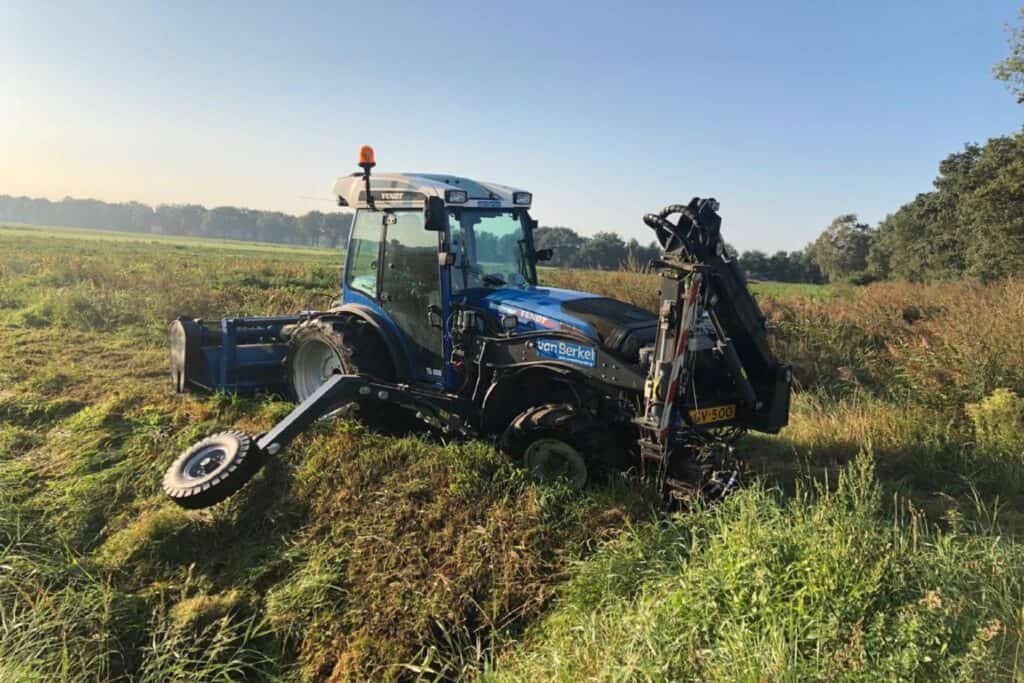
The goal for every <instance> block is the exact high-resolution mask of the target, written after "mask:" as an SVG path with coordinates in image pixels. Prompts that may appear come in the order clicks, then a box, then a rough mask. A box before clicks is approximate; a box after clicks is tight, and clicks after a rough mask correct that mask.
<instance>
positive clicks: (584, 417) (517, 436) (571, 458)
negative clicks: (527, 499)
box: [499, 403, 614, 490]
mask: <svg viewBox="0 0 1024 683" xmlns="http://www.w3.org/2000/svg"><path fill="white" fill-rule="evenodd" d="M610 442H611V439H610V435H609V434H608V431H607V430H606V429H605V427H604V425H602V424H601V423H600V422H599V421H598V420H597V419H596V418H594V417H593V416H591V415H590V414H588V413H585V412H582V411H580V410H578V409H577V408H576V407H575V406H573V405H571V404H568V403H547V404H545V405H540V406H534V407H532V408H529V409H528V410H525V411H523V412H522V413H520V414H519V416H518V417H516V418H515V419H514V420H512V422H511V423H510V424H509V426H508V427H507V428H506V429H505V433H504V434H503V435H502V437H501V441H500V444H499V446H500V449H501V450H502V451H504V452H505V453H507V454H508V455H509V456H511V457H512V458H514V459H516V460H518V461H519V462H521V463H522V464H523V466H524V467H526V469H527V470H528V471H529V472H530V475H531V476H532V477H533V478H534V479H535V480H537V481H539V482H541V483H547V482H550V481H553V480H555V479H563V480H566V482H567V483H568V484H569V486H571V487H572V488H574V489H577V490H578V489H582V488H583V487H584V486H586V484H587V482H588V481H589V480H591V479H592V478H593V477H594V475H595V473H596V472H597V471H598V470H600V469H603V468H604V467H605V466H606V465H607V464H608V463H610V462H612V461H613V460H614V458H613V457H612V455H611V454H610V453H609V452H608V444H609V443H610Z"/></svg>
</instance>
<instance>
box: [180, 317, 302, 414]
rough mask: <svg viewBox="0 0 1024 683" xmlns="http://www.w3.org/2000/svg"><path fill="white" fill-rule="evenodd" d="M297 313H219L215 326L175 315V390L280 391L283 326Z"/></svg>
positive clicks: (285, 347) (284, 348)
mask: <svg viewBox="0 0 1024 683" xmlns="http://www.w3.org/2000/svg"><path fill="white" fill-rule="evenodd" d="M311 315H315V313H314V312H312V311H304V312H302V313H300V314H299V315H276V316H269V317H261V318H225V319H224V320H221V321H220V324H219V325H218V326H217V327H210V326H208V325H207V324H205V323H204V322H203V321H202V320H193V319H192V318H187V317H180V318H178V319H176V320H175V321H174V322H172V323H171V329H170V337H171V379H172V380H173V382H174V388H175V390H177V391H178V392H179V393H181V392H184V391H187V390H188V389H190V388H192V389H199V390H202V391H224V392H229V393H255V392H257V391H262V392H267V393H275V394H284V393H285V390H286V388H287V387H286V381H285V375H284V368H283V363H284V357H285V353H286V352H287V350H288V344H287V342H286V341H285V339H284V336H283V334H282V331H283V329H284V328H285V326H287V325H295V324H298V323H299V322H301V321H303V320H306V319H307V318H309V317H310V316H311Z"/></svg>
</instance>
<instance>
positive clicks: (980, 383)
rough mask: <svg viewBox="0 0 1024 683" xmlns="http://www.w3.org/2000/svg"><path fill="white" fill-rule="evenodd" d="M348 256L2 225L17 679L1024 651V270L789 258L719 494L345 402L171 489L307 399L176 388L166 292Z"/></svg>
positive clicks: (954, 661) (454, 671) (8, 622)
mask: <svg viewBox="0 0 1024 683" xmlns="http://www.w3.org/2000/svg"><path fill="white" fill-rule="evenodd" d="M214 246H215V247H216V248H214ZM339 265H340V255H339V254H337V253H336V252H332V251H329V250H314V249H305V248H288V247H278V246H276V245H248V244H241V243H225V242H220V241H211V242H207V241H204V240H190V239H186V240H179V241H176V240H175V239H174V238H160V237H150V236H137V235H122V234H120V233H112V234H107V233H90V232H88V231H79V230H51V229H44V230H39V229H26V228H13V229H11V228H0V354H2V357H3V359H4V360H3V362H2V363H0V680H19V681H21V680H40V681H42V680H46V681H50V680H75V681H79V680H80V681H92V680H107V679H119V680H120V679H123V680H141V681H166V680H206V679H212V678H214V677H217V676H220V677H221V678H222V679H227V680H237V679H240V678H244V677H248V679H250V680H262V679H286V680H326V679H332V680H348V679H363V678H367V677H369V678H375V679H379V678H403V679H413V678H416V677H417V676H422V677H424V678H428V679H429V678H434V677H436V676H438V675H444V676H448V677H455V676H460V675H464V676H469V675H480V676H482V677H483V678H485V679H496V680H522V679H533V680H550V679H551V678H556V679H559V680H565V681H575V680H580V679H583V678H586V677H592V678H595V679H599V680H613V679H614V680H621V679H631V678H635V679H654V680H681V679H683V680H685V679H701V680H723V681H724V680H736V679H749V680H778V679H783V678H789V679H807V678H819V677H824V678H829V679H838V678H845V679H876V678H878V677H882V678H888V679H896V680H903V679H910V678H919V679H926V680H931V679H945V680H957V681H959V680H972V679H973V680H991V679H999V678H1003V679H1010V678H1012V677H1013V676H1014V674H1015V673H1019V672H1020V670H1021V668H1022V667H1021V664H1020V662H1019V661H1018V654H1017V653H1018V650H1019V646H1020V643H1021V639H1022V629H1024V571H1022V569H1024V545H1022V544H1021V543H1020V539H1021V534H1024V496H1022V493H1021V491H1024V455H1022V452H1021V448H1020V444H1021V443H1022V442H1024V399H1021V398H1019V397H1018V395H1017V393H1014V391H1015V392H1018V393H1020V394H1024V344H1022V343H1021V341H1020V330H1021V329H1024V283H1019V282H1013V281H1010V282H1007V283H1003V284H999V285H994V286H992V287H987V288H986V287H982V286H980V285H976V284H973V283H957V284H949V285H931V286H925V285H907V284H895V283H886V284H879V285H874V286H871V287H868V288H864V289H838V290H835V289H824V288H812V289H808V288H806V287H803V286H790V285H776V284H765V285H758V287H757V291H758V292H759V295H760V297H761V301H762V307H763V308H764V310H765V311H766V313H767V314H768V316H769V324H770V327H771V329H772V331H773V341H774V343H775V346H776V348H777V351H778V354H779V355H780V356H781V357H783V358H785V359H787V360H789V361H790V362H792V363H793V364H794V366H795V375H796V378H797V381H798V383H799V386H800V391H799V392H798V393H797V394H796V396H795V399H794V405H793V414H792V420H791V426H790V427H789V428H788V429H787V430H786V431H785V432H783V434H782V435H780V436H779V437H771V438H769V437H757V436H750V437H748V438H747V439H746V440H745V442H744V446H743V447H744V448H745V450H746V451H747V452H748V453H750V454H751V455H752V457H753V464H754V469H755V477H754V481H753V482H752V483H751V484H750V485H749V486H748V487H747V488H745V489H744V490H743V491H742V492H740V493H739V494H737V495H736V496H734V497H732V498H731V499H730V500H729V501H727V502H726V503H725V504H723V505H720V506H717V507H714V508H712V509H708V510H693V511H690V512H688V513H686V514H684V515H678V516H675V517H672V518H670V519H663V518H660V517H659V516H658V515H657V514H656V513H655V512H654V511H653V510H652V506H651V504H650V501H649V499H648V497H647V496H646V495H645V494H644V492H643V491H642V489H639V488H638V487H637V486H635V483H634V482H632V481H630V480H629V479H628V478H626V477H623V478H621V479H616V480H613V481H610V482H607V483H606V484H604V485H602V486H601V487H599V488H595V489H591V490H589V491H587V492H584V493H574V492H571V491H567V490H564V489H560V488H557V487H538V486H535V485H533V484H532V483H530V482H528V481H527V479H526V477H525V476H524V474H523V472H522V471H521V470H519V469H518V468H517V467H515V466H513V465H511V464H510V463H508V462H507V461H506V460H505V459H504V458H502V457H500V456H499V455H497V454H496V453H495V452H494V451H493V450H492V449H491V447H490V446H489V445H487V444H481V443H468V444H443V443H437V442H431V441H427V440H425V439H423V438H422V437H418V436H407V437H403V438H395V437H386V436H381V435H377V434H373V433H370V432H368V431H366V430H365V429H363V428H362V427H360V426H359V425H357V424H354V423H349V422H340V421H339V422H334V423H331V424H325V425H320V426H318V427H317V428H316V429H315V430H312V431H311V432H310V433H309V434H308V435H305V436H304V437H302V438H301V439H300V440H299V441H298V442H296V444H295V445H294V447H293V448H292V449H290V450H289V451H288V454H287V456H286V457H285V458H283V459H282V460H280V461H275V462H274V463H272V464H271V466H269V467H268V468H267V469H266V470H265V471H264V472H263V473H262V474H260V475H259V476H258V477H257V479H256V480H255V481H254V482H253V484H252V485H250V486H249V487H247V489H246V490H244V491H243V492H242V493H241V494H239V495H238V496H236V497H235V498H233V499H232V500H230V501H229V502H228V503H226V504H224V505H222V506H218V507H217V508H214V509H212V510H209V511H202V512H184V511H181V510H179V509H177V508H176V507H174V506H173V505H171V504H170V503H168V502H166V501H165V500H164V498H163V497H162V496H161V495H160V493H159V481H160V477H161V475H162V473H163V470H164V468H165V467H166V465H167V464H168V463H169V462H170V460H171V459H172V458H173V457H174V455H175V454H176V453H177V452H179V451H180V450H181V449H182V448H184V447H185V446H187V445H188V444H189V443H191V442H192V441H194V440H195V439H196V438H198V437H199V436H201V435H203V434H205V433H207V432H211V431H215V430H217V429H221V428H226V427H229V426H233V425H239V426H240V427H242V428H245V429H247V430H250V431H253V432H258V431H261V430H263V429H265V428H266V427H267V426H269V425H270V424H272V423H273V421H274V420H275V419H277V418H278V417H280V416H281V415H282V414H283V413H284V412H285V411H287V410H288V408H289V406H288V405H287V404H283V403H279V402H273V401H269V400H263V399H240V398H236V397H228V396H214V397H199V396H176V395H174V394H173V393H171V391H170V383H169V381H168V376H167V375H168V371H167V349H166V341H165V330H166V323H167V321H169V320H170V319H171V318H173V317H174V316H175V315H177V314H179V313H189V314H193V315H197V316H203V317H207V318H217V317H220V316H222V315H227V314H232V315H233V314H269V313H278V312H282V311H292V310H297V309H300V308H305V307H308V306H310V305H313V306H323V305H324V304H325V302H326V301H329V300H330V299H332V298H334V296H335V295H336V287H337V281H338V268H339ZM543 279H544V280H545V281H547V282H550V283H551V284H555V285H558V286H565V287H572V288H577V289H585V290H589V291H595V292H598V293H603V294H607V295H609V296H616V297H618V298H623V299H626V300H630V301H634V302H635V303H637V304H639V305H646V306H650V305H652V302H653V300H654V288H655V286H656V285H655V282H654V280H653V279H652V278H651V276H647V275H642V274H635V273H599V272H574V271H547V270H546V271H544V273H543ZM1009 390H1013V391H1009Z"/></svg>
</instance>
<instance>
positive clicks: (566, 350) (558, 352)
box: [537, 338, 597, 368]
mask: <svg viewBox="0 0 1024 683" xmlns="http://www.w3.org/2000/svg"><path fill="white" fill-rule="evenodd" d="M537 355H539V356H541V357H542V358H550V359H552V360H557V361H562V362H563V363H572V364H574V365H583V366H586V367H588V368H592V367H594V366H595V365H596V364H597V350H596V349H595V348H594V347H593V346H587V345H586V344H577V343H575V342H570V341H565V340H564V339H546V338H541V339H538V340H537Z"/></svg>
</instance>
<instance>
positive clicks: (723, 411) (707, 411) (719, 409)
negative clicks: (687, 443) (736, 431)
mask: <svg viewBox="0 0 1024 683" xmlns="http://www.w3.org/2000/svg"><path fill="white" fill-rule="evenodd" d="M734 417H736V404H735V403H730V404H728V405H724V406H713V407H711V408H698V409H697V410H691V411H690V421H691V422H693V424H696V425H706V424H710V423H712V422H725V421H726V420H731V419H733V418H734Z"/></svg>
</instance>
